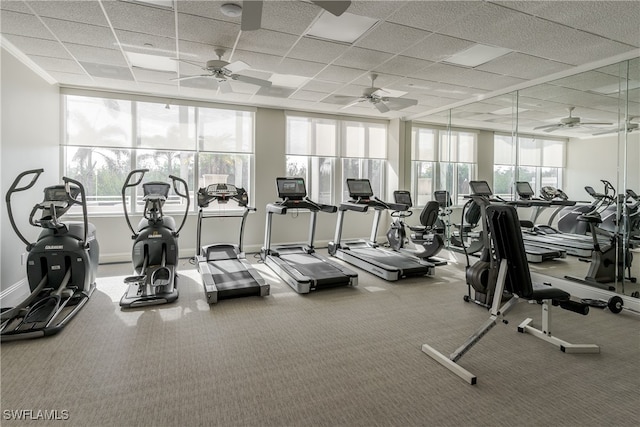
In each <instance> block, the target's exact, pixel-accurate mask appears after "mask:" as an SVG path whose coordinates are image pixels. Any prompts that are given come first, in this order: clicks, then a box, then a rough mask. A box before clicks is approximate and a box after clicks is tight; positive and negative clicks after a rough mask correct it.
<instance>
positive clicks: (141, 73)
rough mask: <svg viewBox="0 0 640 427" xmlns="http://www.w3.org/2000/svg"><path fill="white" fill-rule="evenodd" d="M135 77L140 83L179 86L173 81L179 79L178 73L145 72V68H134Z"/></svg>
mask: <svg viewBox="0 0 640 427" xmlns="http://www.w3.org/2000/svg"><path fill="white" fill-rule="evenodd" d="M133 75H134V76H135V78H136V80H137V81H138V82H147V83H148V82H151V83H160V84H162V85H168V86H173V85H177V84H178V82H177V81H175V80H171V79H173V78H176V77H177V75H176V73H171V72H163V71H154V70H145V69H144V68H137V67H133Z"/></svg>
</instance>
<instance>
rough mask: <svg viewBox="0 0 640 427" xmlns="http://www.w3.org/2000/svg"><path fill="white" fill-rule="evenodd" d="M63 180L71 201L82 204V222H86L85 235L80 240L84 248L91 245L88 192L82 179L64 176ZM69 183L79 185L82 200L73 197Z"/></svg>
mask: <svg viewBox="0 0 640 427" xmlns="http://www.w3.org/2000/svg"><path fill="white" fill-rule="evenodd" d="M62 181H63V182H64V184H65V191H66V193H67V197H68V199H69V201H70V202H71V203H80V204H81V205H82V222H83V223H84V237H83V239H82V242H80V246H81V247H83V248H84V249H86V248H88V247H89V244H88V243H87V233H88V231H89V230H88V229H89V217H88V215H87V194H86V192H85V190H84V185H82V183H81V182H80V181H76V180H75V179H72V178H69V177H66V176H63V177H62ZM69 184H74V185H77V186H78V188H79V189H80V202H78V201H77V200H76V199H74V198H72V197H71V192H70V190H69Z"/></svg>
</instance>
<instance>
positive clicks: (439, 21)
mask: <svg viewBox="0 0 640 427" xmlns="http://www.w3.org/2000/svg"><path fill="white" fill-rule="evenodd" d="M480 5H481V2H477V1H408V2H406V3H405V4H404V6H403V7H401V8H400V9H399V10H398V11H397V12H396V13H395V14H393V15H392V16H391V17H390V18H389V21H390V22H395V23H398V24H402V25H408V26H410V27H415V28H420V29H423V30H426V31H434V32H439V31H438V30H440V29H442V28H446V27H449V26H452V24H453V23H454V22H456V21H459V22H463V21H464V20H465V16H466V15H467V14H469V13H471V12H472V11H473V10H474V9H477V8H478V7H480Z"/></svg>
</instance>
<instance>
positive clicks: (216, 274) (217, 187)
mask: <svg viewBox="0 0 640 427" xmlns="http://www.w3.org/2000/svg"><path fill="white" fill-rule="evenodd" d="M229 200H233V201H234V202H235V203H236V204H237V205H238V206H239V207H241V208H243V210H242V213H240V214H238V213H237V211H236V212H232V213H229V214H225V213H222V214H221V213H220V212H207V211H205V209H204V208H206V207H208V206H209V204H210V203H211V202H213V201H216V202H217V203H218V204H219V205H226V204H227V202H228V201H229ZM248 201H249V197H248V196H247V192H246V191H245V190H244V189H243V188H238V187H236V186H234V185H231V184H211V185H209V186H207V187H206V188H201V189H200V190H198V206H199V207H200V210H199V211H198V224H197V242H196V247H197V248H199V253H198V254H197V255H196V263H197V267H198V271H199V272H200V275H201V276H202V284H203V285H204V292H205V294H206V296H207V302H208V303H209V304H215V303H217V302H218V301H220V300H222V299H228V298H238V297H248V296H261V297H263V296H266V295H269V289H270V287H269V285H268V284H266V283H265V281H264V279H263V278H262V277H261V276H260V275H259V274H258V272H257V271H256V270H255V269H254V268H253V267H252V266H251V264H250V263H249V262H248V261H247V260H246V258H245V254H244V252H243V250H242V240H243V236H244V226H245V223H246V221H247V215H248V214H249V211H255V210H256V209H255V208H252V207H249V206H248V205H247V204H248ZM207 218H241V222H240V239H239V242H238V244H237V245H234V244H229V243H215V244H212V245H206V246H201V240H202V220H203V219H207Z"/></svg>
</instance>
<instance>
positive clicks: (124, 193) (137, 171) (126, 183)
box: [122, 169, 149, 239]
mask: <svg viewBox="0 0 640 427" xmlns="http://www.w3.org/2000/svg"><path fill="white" fill-rule="evenodd" d="M147 172H149V169H134V170H132V171H131V172H129V175H127V179H125V180H124V185H123V186H122V208H123V210H124V219H126V220H127V225H128V226H129V230H131V232H132V233H133V235H132V236H131V237H132V238H133V239H135V238H136V237H138V233H136V230H134V229H133V225H131V220H130V219H129V211H128V210H127V188H129V187H137V186H138V185H139V184H140V183H141V182H142V178H144V174H145V173H147ZM135 174H140V177H139V178H138V179H137V180H136V181H135V182H131V178H132V177H133V176H134V175H135Z"/></svg>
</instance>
